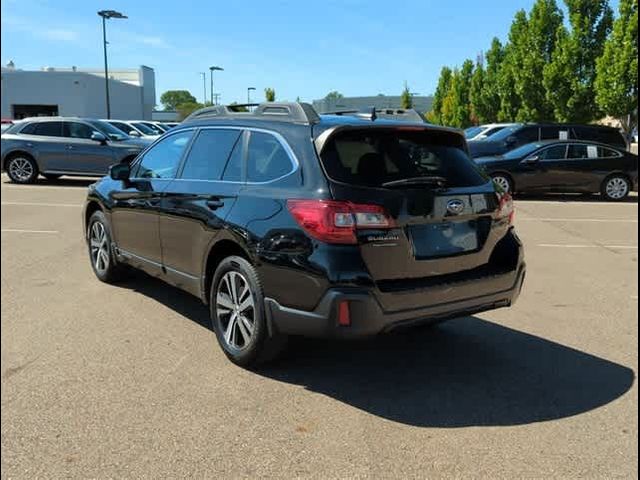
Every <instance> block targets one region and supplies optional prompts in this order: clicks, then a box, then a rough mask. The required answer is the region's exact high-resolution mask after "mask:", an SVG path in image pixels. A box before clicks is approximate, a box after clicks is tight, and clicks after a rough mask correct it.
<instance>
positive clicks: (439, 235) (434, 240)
mask: <svg viewBox="0 0 640 480" xmlns="http://www.w3.org/2000/svg"><path fill="white" fill-rule="evenodd" d="M409 238H410V239H411V244H412V246H413V255H414V257H415V258H416V260H425V259H431V258H440V257H452V256H455V255H462V254H465V253H471V252H475V251H477V250H478V249H479V246H480V245H479V241H478V222H477V221H476V220H471V221H459V222H450V221H449V222H439V223H429V224H424V225H412V226H410V227H409Z"/></svg>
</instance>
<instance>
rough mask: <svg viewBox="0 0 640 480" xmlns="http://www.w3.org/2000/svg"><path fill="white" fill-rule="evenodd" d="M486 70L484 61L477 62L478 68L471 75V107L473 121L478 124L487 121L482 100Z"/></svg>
mask: <svg viewBox="0 0 640 480" xmlns="http://www.w3.org/2000/svg"><path fill="white" fill-rule="evenodd" d="M485 76H486V72H485V70H484V65H483V63H482V61H478V62H477V63H476V68H475V70H474V71H473V76H472V77H471V88H470V89H469V108H470V115H471V123H472V124H474V125H478V124H480V123H487V119H486V118H485V112H484V108H483V104H482V103H483V101H482V91H483V89H484V83H485Z"/></svg>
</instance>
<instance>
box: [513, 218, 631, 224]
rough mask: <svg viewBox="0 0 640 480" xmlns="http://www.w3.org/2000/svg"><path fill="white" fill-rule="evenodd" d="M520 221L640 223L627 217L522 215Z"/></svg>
mask: <svg viewBox="0 0 640 480" xmlns="http://www.w3.org/2000/svg"><path fill="white" fill-rule="evenodd" d="M519 221H524V222H534V221H540V222H562V223H570V222H586V223H638V220H632V219H626V218H537V217H520V218H519Z"/></svg>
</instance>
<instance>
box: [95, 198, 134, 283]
mask: <svg viewBox="0 0 640 480" xmlns="http://www.w3.org/2000/svg"><path fill="white" fill-rule="evenodd" d="M87 246H88V248H89V259H90V260H91V268H92V269H93V272H94V273H95V274H96V277H98V279H99V280H101V281H103V282H106V283H113V282H116V281H118V280H120V279H121V278H122V277H123V276H124V273H125V267H124V266H123V265H122V264H119V263H118V262H117V260H116V258H115V255H114V253H113V248H112V247H111V228H110V226H109V222H108V221H107V218H106V217H105V215H104V213H102V212H101V211H99V210H98V211H96V212H94V213H93V215H91V218H90V219H89V223H88V226H87Z"/></svg>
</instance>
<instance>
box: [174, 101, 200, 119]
mask: <svg viewBox="0 0 640 480" xmlns="http://www.w3.org/2000/svg"><path fill="white" fill-rule="evenodd" d="M203 107H204V105H203V104H201V103H198V102H185V103H181V104H179V105H176V107H175V110H176V111H177V112H178V116H179V117H180V120H184V119H185V118H187V117H188V116H189V115H191V114H192V113H193V112H195V111H196V110H199V109H201V108H203Z"/></svg>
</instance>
